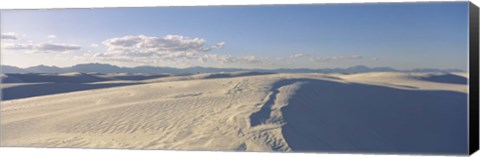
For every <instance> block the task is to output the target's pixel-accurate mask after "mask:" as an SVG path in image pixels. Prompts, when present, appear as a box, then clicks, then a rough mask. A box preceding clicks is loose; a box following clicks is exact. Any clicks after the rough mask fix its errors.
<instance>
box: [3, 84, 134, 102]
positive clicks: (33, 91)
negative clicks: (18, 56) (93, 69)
mask: <svg viewBox="0 0 480 157" xmlns="http://www.w3.org/2000/svg"><path fill="white" fill-rule="evenodd" d="M136 84H138V83H108V84H107V83H105V84H83V83H41V84H30V85H21V86H14V87H8V88H3V89H1V90H2V100H13V99H20V98H28V97H34V96H43V95H50V94H60V93H66V92H74V91H82V90H90V89H99V88H111V87H119V86H127V85H136Z"/></svg>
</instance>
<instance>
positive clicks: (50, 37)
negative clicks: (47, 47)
mask: <svg viewBox="0 0 480 157" xmlns="http://www.w3.org/2000/svg"><path fill="white" fill-rule="evenodd" d="M47 38H48V39H55V38H57V36H55V35H53V34H50V35H48V36H47Z"/></svg>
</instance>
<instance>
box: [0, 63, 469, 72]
mask: <svg viewBox="0 0 480 157" xmlns="http://www.w3.org/2000/svg"><path fill="white" fill-rule="evenodd" d="M0 68H1V69H0V70H1V72H2V73H67V72H81V73H87V72H97V73H152V74H160V73H170V74H191V73H213V72H235V71H256V72H267V73H362V72H462V71H463V70H459V69H413V70H396V69H393V68H389V67H374V68H371V67H366V66H363V65H359V66H354V67H349V68H333V69H308V68H300V69H284V68H282V69H241V68H211V67H198V66H197V67H189V68H172V67H156V66H138V67H132V68H130V67H119V66H115V65H110V64H100V63H89V64H77V65H74V66H71V67H65V68H61V67H56V66H46V65H38V66H33V67H28V68H19V67H15V66H8V65H2V66H0Z"/></svg>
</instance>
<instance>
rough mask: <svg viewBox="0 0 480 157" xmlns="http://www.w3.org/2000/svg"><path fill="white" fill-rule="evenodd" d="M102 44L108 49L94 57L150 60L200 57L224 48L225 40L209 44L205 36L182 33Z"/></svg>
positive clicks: (139, 36)
mask: <svg viewBox="0 0 480 157" xmlns="http://www.w3.org/2000/svg"><path fill="white" fill-rule="evenodd" d="M102 44H104V45H105V46H106V47H107V50H106V51H105V52H101V53H97V54H95V55H93V56H94V57H97V58H99V59H105V60H112V59H113V60H118V59H119V58H122V60H123V59H126V58H132V60H137V61H138V60H139V61H141V60H142V59H144V60H145V61H146V62H150V61H153V60H155V61H161V60H169V61H176V60H185V59H199V58H200V57H199V56H198V54H199V53H202V52H208V51H211V50H213V49H219V48H222V47H223V46H224V44H225V42H220V43H217V44H214V45H213V46H208V45H207V44H206V40H205V39H203V38H189V37H185V36H181V35H166V36H164V37H153V36H145V35H138V36H132V35H129V36H123V37H116V38H111V39H107V40H105V41H103V42H102ZM133 58H134V59H133ZM207 60H208V59H207ZM205 61H206V60H205Z"/></svg>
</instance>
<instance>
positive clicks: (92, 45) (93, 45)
mask: <svg viewBox="0 0 480 157" xmlns="http://www.w3.org/2000/svg"><path fill="white" fill-rule="evenodd" d="M98 46H99V45H98V44H90V47H98Z"/></svg>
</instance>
